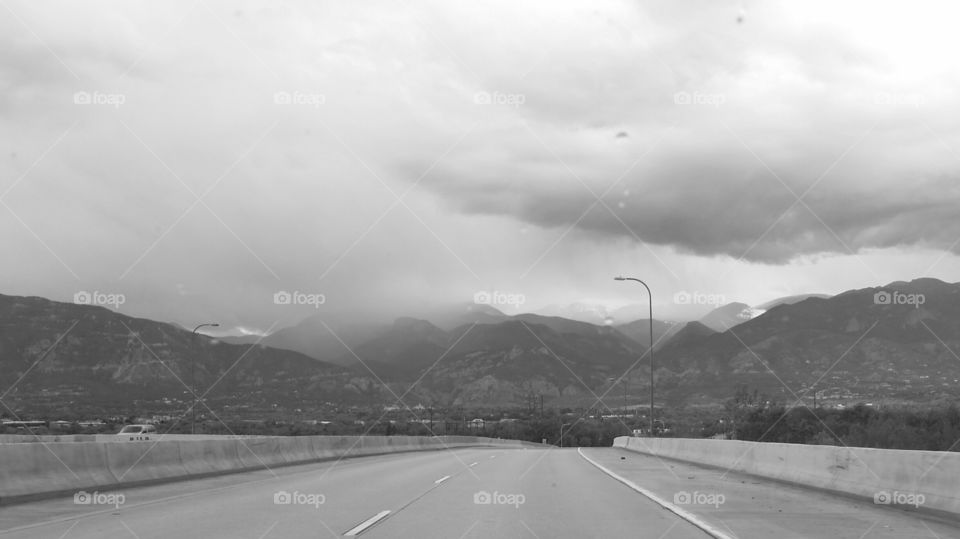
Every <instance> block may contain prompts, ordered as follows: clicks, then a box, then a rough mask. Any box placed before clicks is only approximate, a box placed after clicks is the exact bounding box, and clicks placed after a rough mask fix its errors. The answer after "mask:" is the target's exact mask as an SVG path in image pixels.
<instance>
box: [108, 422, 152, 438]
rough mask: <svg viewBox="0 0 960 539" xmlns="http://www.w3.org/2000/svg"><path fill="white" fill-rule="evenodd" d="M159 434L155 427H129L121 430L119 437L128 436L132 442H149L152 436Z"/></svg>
mask: <svg viewBox="0 0 960 539" xmlns="http://www.w3.org/2000/svg"><path fill="white" fill-rule="evenodd" d="M156 434H157V427H155V426H153V425H127V426H125V427H123V428H122V429H120V432H118V433H117V436H127V437H129V439H130V441H139V440H149V439H150V436H151V435H156Z"/></svg>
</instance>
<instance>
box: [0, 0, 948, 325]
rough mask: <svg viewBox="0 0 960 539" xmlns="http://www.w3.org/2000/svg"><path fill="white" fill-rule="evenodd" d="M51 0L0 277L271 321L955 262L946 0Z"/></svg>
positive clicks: (797, 281)
mask: <svg viewBox="0 0 960 539" xmlns="http://www.w3.org/2000/svg"><path fill="white" fill-rule="evenodd" d="M53 4H54V5H55V7H51V3H44V4H43V5H40V4H37V3H36V2H26V1H22V2H21V1H11V0H2V1H0V142H2V145H3V152H2V154H0V244H2V249H3V251H2V252H3V254H2V258H3V263H2V264H0V293H4V294H16V295H39V296H44V297H49V298H51V299H56V300H61V301H73V298H74V295H75V294H77V293H79V292H84V291H86V292H94V291H97V292H100V293H102V294H122V295H123V297H124V303H123V304H122V305H120V306H119V310H120V311H121V312H125V313H128V314H132V315H136V316H145V317H149V318H155V319H161V320H168V321H175V322H178V323H182V324H184V325H188V326H189V325H192V324H195V323H200V322H208V321H219V322H220V323H221V324H223V325H224V327H225V328H228V329H230V330H232V331H233V330H237V328H244V329H245V330H247V331H265V330H268V329H269V328H276V327H278V326H284V325H289V324H292V323H294V322H296V321H297V320H298V319H300V318H302V317H304V316H306V315H309V314H312V313H316V312H328V313H343V312H353V313H356V312H376V313H386V314H391V315H392V314H398V313H411V314H416V313H417V312H420V311H421V310H422V309H424V308H426V307H428V306H431V305H437V304H442V303H446V302H450V303H452V302H467V301H473V298H474V294H475V293H477V292H478V291H498V292H500V293H501V294H500V296H494V298H497V297H500V298H501V299H502V298H507V299H508V300H509V296H506V295H507V294H514V298H517V297H520V296H521V295H522V299H523V301H524V304H523V305H522V306H520V308H519V309H518V308H516V307H515V306H513V305H501V306H500V307H501V308H502V309H503V310H505V311H507V312H517V311H518V310H522V311H529V310H537V309H539V308H542V307H544V306H547V305H549V304H566V303H572V302H577V301H585V302H591V303H600V304H606V305H610V306H616V305H622V304H624V303H639V302H645V301H646V298H645V295H644V293H643V289H642V287H640V286H639V285H636V284H635V283H618V282H614V281H613V280H612V277H613V276H615V275H617V274H621V273H622V274H625V275H631V276H635V277H639V278H642V279H644V280H646V281H647V283H648V284H649V285H650V286H651V288H652V289H653V291H654V300H655V307H654V308H655V310H656V312H655V316H656V317H657V318H669V317H670V316H672V315H675V313H677V312H678V310H677V309H678V307H677V305H676V302H675V301H674V296H675V294H677V293H680V292H683V291H687V292H690V293H700V294H713V295H720V296H723V297H724V298H726V299H727V300H729V301H734V300H737V301H743V302H745V303H749V304H759V303H762V302H764V301H767V300H769V299H772V298H775V297H778V296H784V295H790V294H798V293H806V292H819V293H831V294H832V293H837V292H840V291H843V290H847V289H850V288H862V287H868V286H878V285H882V284H886V283H887V282H890V281H894V280H901V279H903V280H909V279H913V278H916V277H922V276H932V277H937V278H941V279H944V280H946V281H950V282H955V281H960V278H958V277H957V274H958V270H960V263H958V258H957V256H956V253H958V252H960V247H958V239H960V219H958V212H960V181H958V170H960V124H958V122H957V118H960V110H958V97H960V96H958V88H960V76H958V75H960V62H957V60H956V51H958V50H960V33H958V32H956V21H957V15H958V13H957V12H956V11H952V10H955V9H956V8H955V7H954V6H953V5H952V3H951V2H940V3H926V2H917V1H914V2H909V3H906V4H905V3H903V2H875V1H869V2H857V3H846V2H836V1H825V2H811V1H803V2H789V3H788V2H774V1H764V2H755V3H754V2H744V3H738V2H734V1H716V0H705V1H702V2H676V1H663V2H656V1H643V2H628V1H615V0H599V1H593V0H592V1H589V2H557V1H549V2H548V1H542V2H516V1H515V0H510V1H502V2H492V1H484V2H476V1H472V2H459V1H457V2H454V1H449V0H438V1H435V2H419V1H417V2H396V1H384V2H373V1H363V2H336V3H334V2H302V3H284V4H282V5H277V3H269V4H267V3H252V2H229V3H227V2H214V1H197V2H192V1H190V2H164V3H162V4H160V3H156V2H128V1H123V2H119V1H118V2H82V3H81V2H57V3H53ZM88 101H89V102H88ZM279 291H288V292H294V291H298V292H301V293H302V294H316V295H317V296H312V297H313V298H319V297H320V296H319V295H321V294H322V298H323V300H325V303H324V304H323V305H311V304H309V302H310V301H311V300H310V296H300V298H299V300H300V301H301V303H304V302H305V303H308V304H305V305H282V304H281V305H277V304H275V302H274V294H275V293H277V292H279ZM101 299H102V298H101ZM297 301H298V300H297V298H294V299H293V301H292V302H293V303H296V302H297ZM705 308H706V307H705ZM658 313H660V314H662V316H658Z"/></svg>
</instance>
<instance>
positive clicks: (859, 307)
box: [0, 279, 960, 411]
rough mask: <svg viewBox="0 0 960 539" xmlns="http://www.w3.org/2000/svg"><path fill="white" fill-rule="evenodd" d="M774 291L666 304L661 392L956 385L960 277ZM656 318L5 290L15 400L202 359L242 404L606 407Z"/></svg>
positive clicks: (644, 385)
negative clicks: (160, 305)
mask: <svg viewBox="0 0 960 539" xmlns="http://www.w3.org/2000/svg"><path fill="white" fill-rule="evenodd" d="M918 298H923V300H922V301H920V300H919V299H918ZM911 299H912V301H911ZM762 307H766V308H765V309H761V308H759V307H757V308H750V307H748V306H746V305H745V304H737V303H734V304H729V305H725V306H721V307H719V308H718V309H716V310H714V311H713V312H711V313H709V314H708V315H707V316H705V317H703V318H702V319H701V320H700V321H695V322H688V323H686V324H684V323H676V322H666V321H660V320H654V321H653V329H654V343H655V346H654V351H655V357H654V367H655V376H656V382H655V383H656V390H657V395H658V400H662V401H664V402H666V403H670V404H672V405H680V404H685V403H686V404H711V403H712V404H718V403H720V402H722V401H723V400H725V399H726V398H729V396H730V395H731V394H732V393H733V391H734V388H735V387H736V386H738V385H740V384H745V385H747V386H750V387H754V388H757V389H759V390H761V391H763V392H765V393H767V394H768V395H771V396H773V397H776V398H778V399H782V400H791V401H792V400H794V399H795V398H797V397H800V396H805V398H807V399H810V398H812V395H813V394H814V393H816V394H818V395H820V396H821V398H825V399H828V400H829V399H834V400H838V399H839V400H844V399H846V400H856V399H861V400H881V399H886V400H891V401H893V400H900V401H909V402H925V401H930V400H936V399H950V398H954V397H955V396H956V387H957V382H956V380H958V379H960V359H958V356H957V355H956V354H957V352H958V351H960V285H958V284H956V283H953V284H951V283H944V282H942V281H938V280H935V279H917V280H914V281H912V282H895V283H890V284H889V285H887V286H885V287H879V288H866V289H861V290H851V291H848V292H845V293H843V294H839V295H837V296H833V297H823V296H815V295H812V296H804V297H791V298H784V300H782V301H778V302H772V303H770V304H768V305H764V306H762ZM649 331H650V321H649V320H646V319H641V320H634V321H631V322H628V323H624V324H619V325H613V324H592V323H588V322H583V321H578V320H571V319H568V318H563V317H558V316H545V315H543V314H532V313H525V314H519V315H513V316H508V315H506V314H504V313H502V312H500V311H498V310H497V309H495V308H493V307H491V306H488V305H472V304H471V305H458V306H453V307H450V308H448V309H446V310H443V311H438V312H435V313H432V314H431V315H430V316H429V319H422V318H412V317H406V318H399V319H396V320H395V321H394V322H393V323H392V324H378V323H370V324H362V323H351V324H338V323H337V321H336V320H335V319H331V318H324V317H323V316H322V315H317V316H314V317H312V318H308V319H305V320H303V321H302V322H301V323H300V324H298V325H296V326H292V327H289V328H284V329H281V330H278V331H276V332H274V333H273V334H271V335H268V336H266V337H263V338H260V337H257V338H256V339H254V338H252V337H243V338H225V339H211V338H209V337H205V336H202V335H194V334H193V333H191V332H190V331H187V330H185V329H183V328H181V327H179V326H175V325H172V324H168V323H164V322H156V321H152V320H146V319H140V318H132V317H129V316H126V315H123V314H120V313H117V312H114V311H110V310H108V309H105V308H102V307H94V306H86V305H74V304H69V303H58V302H54V301H50V300H46V299H43V298H38V297H16V296H3V295H0V369H2V370H0V373H2V374H0V385H2V386H3V388H4V390H5V391H7V393H6V396H4V397H0V398H2V400H3V402H4V403H5V404H6V403H11V406H12V407H15V408H16V407H20V408H24V407H29V406H48V407H56V406H60V407H73V408H84V407H107V408H119V409H130V408H132V407H134V406H136V405H137V403H144V402H150V403H172V404H171V405H174V404H176V403H178V402H187V401H189V400H190V398H191V396H190V394H189V391H188V388H189V387H190V385H191V382H190V380H191V379H192V376H193V368H194V366H196V377H197V382H196V385H197V387H199V388H201V389H202V390H204V391H205V390H206V388H208V387H211V386H212V387H213V389H212V390H211V391H210V392H209V393H208V394H207V396H206V399H207V401H208V402H209V403H210V406H211V408H213V407H214V404H216V406H217V407H218V408H217V409H220V410H225V411H226V410H234V409H238V408H242V407H246V408H248V409H262V410H270V409H273V408H276V407H280V408H291V409H292V408H310V407H315V406H319V405H321V404H322V403H341V404H351V403H359V404H371V403H378V402H379V403H385V404H389V403H393V402H395V401H396V399H397V398H398V397H401V396H402V397H403V400H404V402H405V403H418V402H419V403H424V404H427V403H431V404H436V405H441V406H479V407H483V406H490V407H508V406H523V405H525V404H527V403H529V402H530V401H531V399H532V398H535V397H537V396H543V397H544V398H545V399H549V402H555V403H565V404H567V405H583V406H589V405H591V404H593V403H595V401H596V398H597V395H601V394H603V392H605V391H607V390H609V389H610V388H611V387H612V384H615V383H617V382H618V381H621V382H622V384H623V390H624V392H626V393H627V394H628V399H629V400H631V401H636V402H640V401H642V400H643V398H645V395H646V394H647V392H648V391H649V385H648V381H647V380H648V379H649V367H650V357H649V354H648V351H647V349H648V346H649ZM257 340H259V342H257ZM621 378H622V380H621ZM6 388H11V389H9V390H6ZM617 395H619V392H618V393H617Z"/></svg>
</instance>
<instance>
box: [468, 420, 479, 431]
mask: <svg viewBox="0 0 960 539" xmlns="http://www.w3.org/2000/svg"><path fill="white" fill-rule="evenodd" d="M467 428H468V429H482V428H483V420H482V419H480V418H477V419H473V420H470V421H468V422H467Z"/></svg>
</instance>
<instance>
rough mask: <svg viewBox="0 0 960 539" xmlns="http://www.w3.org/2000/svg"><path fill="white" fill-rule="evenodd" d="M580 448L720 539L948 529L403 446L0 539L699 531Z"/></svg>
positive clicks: (653, 464) (552, 460) (804, 503)
mask: <svg viewBox="0 0 960 539" xmlns="http://www.w3.org/2000/svg"><path fill="white" fill-rule="evenodd" d="M584 455H585V456H587V457H589V458H590V459H592V460H593V461H594V462H596V463H597V464H600V465H602V466H604V467H607V468H609V469H610V471H612V472H614V473H615V474H618V475H620V476H621V477H623V478H625V479H628V480H630V481H633V482H634V483H636V484H638V485H641V486H642V487H643V488H644V489H645V490H648V491H649V492H650V493H652V494H654V495H655V496H656V497H658V498H661V499H663V500H667V501H668V502H675V501H679V502H680V503H679V505H677V507H680V508H682V509H683V511H685V512H687V513H688V516H690V517H692V518H693V519H694V520H698V519H699V520H700V521H702V522H703V523H705V524H707V525H708V526H710V527H712V528H714V529H717V530H721V531H722V533H725V534H726V535H727V536H728V537H739V538H753V537H757V538H770V537H773V538H776V539H789V538H794V537H797V538H799V537H830V538H844V537H851V538H874V537H876V538H892V537H909V538H911V539H914V538H919V537H931V538H936V537H941V538H956V537H960V527H958V525H957V524H955V523H951V522H948V521H942V520H937V519H933V518H931V517H927V516H924V515H921V514H918V513H916V512H908V511H903V510H900V509H898V508H893V507H889V506H874V505H873V504H869V503H863V502H859V501H856V500H851V499H847V498H842V497H837V496H832V495H828V494H824V493H821V492H816V491H810V490H805V489H800V488H794V487H787V486H784V485H781V484H776V483H768V482H763V481H757V480H755V479H750V478H745V477H740V476H735V475H732V474H723V472H722V471H717V470H710V469H706V468H700V467H694V466H689V465H681V464H677V463H673V462H665V461H660V460H658V459H655V458H651V457H645V456H641V455H637V454H635V453H628V452H625V451H623V450H619V449H613V448H591V449H584V450H583V455H581V454H580V453H579V452H578V450H576V449H459V450H452V451H440V452H421V453H403V454H395V455H386V456H378V457H363V458H355V459H347V460H343V461H339V462H324V463H318V464H311V465H303V466H294V467H285V468H278V469H274V470H263V471H258V472H251V473H243V474H233V475H229V476H222V477H216V478H207V479H198V480H191V481H185V482H180V483H171V484H166V485H157V486H152V487H143V488H137V489H126V490H119V491H115V492H98V493H93V492H88V493H86V494H87V496H86V497H83V496H82V495H81V497H80V498H78V499H77V500H75V499H74V497H64V498H57V499H49V500H44V501H40V502H34V503H28V504H20V505H14V506H9V507H4V508H0V538H8V537H9V538H35V537H43V538H48V537H53V538H56V537H63V538H101V537H118V538H119V537H123V538H135V539H136V538H139V539H148V538H165V537H204V538H207V537H210V538H213V537H224V538H243V537H249V538H288V537H293V538H296V537H308V538H318V537H343V536H362V537H364V538H386V537H391V538H393V537H398V538H406V537H411V538H433V537H438V538H440V537H442V538H455V539H456V538H467V537H518V538H520V537H523V538H542V539H546V538H562V537H576V538H581V537H624V538H628V537H629V538H650V539H659V538H674V539H685V538H696V539H703V538H707V537H710V535H708V534H707V533H706V532H705V531H703V530H702V529H700V528H699V527H697V526H695V525H694V524H692V523H691V522H689V521H688V520H686V519H684V518H681V517H680V516H678V515H676V514H675V513H674V512H671V511H670V510H668V509H665V508H664V507H662V506H661V505H658V504H657V503H655V502H654V501H652V500H651V499H649V498H648V497H647V496H645V495H643V494H641V493H639V492H636V491H635V490H633V489H631V488H630V487H629V486H627V485H625V484H623V483H621V482H619V481H618V480H617V479H615V478H613V477H611V476H610V475H608V474H607V473H605V472H604V471H602V470H600V469H599V468H598V467H596V466H595V465H594V464H592V463H591V462H589V461H588V460H587V459H586V458H584ZM621 457H622V458H621ZM684 493H687V496H686V497H685V496H684ZM721 495H722V496H721ZM76 502H89V503H76Z"/></svg>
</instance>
